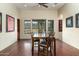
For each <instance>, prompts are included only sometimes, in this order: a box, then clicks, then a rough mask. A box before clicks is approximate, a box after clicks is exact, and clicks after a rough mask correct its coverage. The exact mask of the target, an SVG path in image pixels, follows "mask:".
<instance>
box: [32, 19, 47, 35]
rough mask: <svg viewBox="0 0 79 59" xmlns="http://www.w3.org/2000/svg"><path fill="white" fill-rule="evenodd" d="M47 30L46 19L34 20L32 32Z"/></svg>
mask: <svg viewBox="0 0 79 59" xmlns="http://www.w3.org/2000/svg"><path fill="white" fill-rule="evenodd" d="M45 31H46V21H45V20H42V19H40V20H38V19H37V20H33V21H32V32H39V33H40V32H45Z"/></svg>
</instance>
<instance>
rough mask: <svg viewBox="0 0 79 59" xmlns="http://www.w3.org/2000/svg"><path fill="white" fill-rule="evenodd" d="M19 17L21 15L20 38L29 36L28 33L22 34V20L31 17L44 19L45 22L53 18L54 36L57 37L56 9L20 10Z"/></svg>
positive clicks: (30, 18)
mask: <svg viewBox="0 0 79 59" xmlns="http://www.w3.org/2000/svg"><path fill="white" fill-rule="evenodd" d="M20 17H21V23H20V24H21V28H20V32H21V33H20V38H21V39H26V38H31V37H30V35H27V34H24V20H32V19H46V22H47V20H55V21H54V31H55V33H56V35H55V36H56V38H59V34H58V33H59V32H58V21H57V10H32V9H31V10H21V14H20ZM46 26H47V25H46ZM46 30H47V28H46Z"/></svg>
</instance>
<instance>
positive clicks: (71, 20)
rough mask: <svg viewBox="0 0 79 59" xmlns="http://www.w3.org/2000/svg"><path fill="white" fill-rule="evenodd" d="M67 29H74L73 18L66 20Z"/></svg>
mask: <svg viewBox="0 0 79 59" xmlns="http://www.w3.org/2000/svg"><path fill="white" fill-rule="evenodd" d="M66 27H73V16H71V17H68V18H66Z"/></svg>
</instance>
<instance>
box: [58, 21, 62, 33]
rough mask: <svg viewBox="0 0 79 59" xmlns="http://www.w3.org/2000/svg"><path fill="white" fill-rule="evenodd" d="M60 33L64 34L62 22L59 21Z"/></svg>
mask: <svg viewBox="0 0 79 59" xmlns="http://www.w3.org/2000/svg"><path fill="white" fill-rule="evenodd" d="M58 25H59V32H62V20H59V24H58Z"/></svg>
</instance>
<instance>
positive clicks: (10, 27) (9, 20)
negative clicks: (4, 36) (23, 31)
mask: <svg viewBox="0 0 79 59" xmlns="http://www.w3.org/2000/svg"><path fill="white" fill-rule="evenodd" d="M14 30H15V18H14V17H12V16H9V15H6V32H13V31H14Z"/></svg>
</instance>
